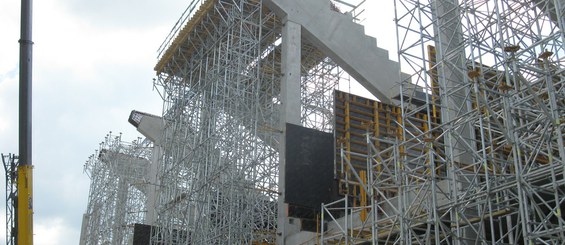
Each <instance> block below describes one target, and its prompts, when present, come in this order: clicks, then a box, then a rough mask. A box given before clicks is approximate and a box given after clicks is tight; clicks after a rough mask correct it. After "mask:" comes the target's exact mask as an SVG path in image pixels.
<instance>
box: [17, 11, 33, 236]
mask: <svg viewBox="0 0 565 245" xmlns="http://www.w3.org/2000/svg"><path fill="white" fill-rule="evenodd" d="M21 10H22V12H21V37H20V40H19V43H20V97H19V98H20V112H19V119H20V121H19V125H20V127H19V130H20V131H19V134H20V135H19V151H20V152H19V165H18V181H17V190H18V205H17V220H18V222H17V224H18V225H17V232H18V235H17V241H18V243H17V244H20V245H24V244H25V245H27V244H33V202H32V200H33V199H32V197H33V195H32V194H33V182H32V164H31V78H32V66H31V65H32V45H33V42H32V41H31V24H32V13H31V12H32V0H22V2H21Z"/></svg>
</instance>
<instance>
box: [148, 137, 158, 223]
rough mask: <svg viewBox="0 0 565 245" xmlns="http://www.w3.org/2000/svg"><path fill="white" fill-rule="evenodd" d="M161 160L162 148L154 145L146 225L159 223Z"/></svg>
mask: <svg viewBox="0 0 565 245" xmlns="http://www.w3.org/2000/svg"><path fill="white" fill-rule="evenodd" d="M160 158H161V146H159V145H154V146H153V152H152V155H151V165H149V171H148V173H147V175H148V176H147V179H148V180H149V184H148V185H147V200H146V203H145V206H146V208H147V215H146V216H145V224H147V225H155V222H156V221H157V201H158V200H159V185H160V182H159V178H158V177H157V174H158V170H159V164H160V161H159V160H160Z"/></svg>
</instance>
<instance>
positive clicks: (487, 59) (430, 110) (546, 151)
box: [395, 0, 565, 244]
mask: <svg viewBox="0 0 565 245" xmlns="http://www.w3.org/2000/svg"><path fill="white" fill-rule="evenodd" d="M395 6H396V23H397V33H398V40H399V42H398V48H399V59H400V60H401V64H402V67H403V71H404V72H407V73H409V74H411V79H409V80H406V81H405V82H404V83H403V84H402V94H401V97H402V98H401V107H402V111H403V112H402V114H403V119H402V127H403V131H404V133H403V135H404V136H403V138H404V139H403V142H401V146H400V147H401V150H402V148H404V150H405V151H406V153H407V154H409V153H410V151H415V150H418V149H421V150H422V151H420V152H421V153H422V155H421V156H423V157H409V156H404V157H403V160H402V161H401V167H402V171H400V172H398V173H397V174H399V175H403V176H406V178H404V180H405V181H407V182H406V183H405V184H403V185H402V186H406V187H409V188H404V189H403V190H402V191H400V193H399V195H404V196H405V197H409V198H408V199H406V198H402V199H400V202H399V205H400V206H402V207H409V208H413V209H414V210H419V211H418V212H412V213H410V212H409V213H406V212H398V214H397V215H399V221H398V222H399V226H401V227H404V228H405V230H404V232H401V233H400V234H399V235H398V236H396V237H395V238H396V241H399V242H402V243H404V244H406V243H427V244H441V243H445V242H447V243H452V244H469V243H497V244H499V243H504V244H517V243H525V244H538V243H539V244H552V243H560V242H561V241H563V235H564V232H565V230H564V229H563V228H564V226H563V216H562V215H561V208H562V207H563V205H564V202H563V201H564V200H563V191H564V190H565V181H564V175H563V167H562V166H563V160H564V159H565V158H564V157H563V156H564V155H563V148H562V144H563V127H562V122H561V120H562V119H561V116H560V115H562V114H563V111H564V110H565V103H564V102H565V100H564V98H565V97H564V90H563V83H564V77H565V75H564V69H563V68H564V57H565V52H564V44H563V41H564V40H565V39H564V38H563V37H564V34H563V29H562V28H563V18H561V19H559V18H555V16H556V15H559V14H562V11H561V10H562V9H563V7H562V2H561V1H531V2H524V1H513V0H503V1H495V2H492V1H449V3H446V1H417V2H416V1H404V0H396V1H395ZM455 26H458V27H457V28H456V29H460V30H461V31H460V32H459V31H458V30H454V28H455ZM457 33H460V34H457ZM454 34H455V35H456V37H452V38H450V36H453V35H454ZM446 46H447V47H446ZM450 47H453V49H451V48H450ZM450 50H457V51H450ZM454 84H455V85H454ZM454 108H455V109H454ZM421 112H425V117H421V116H418V114H419V113H421ZM415 122H423V123H424V124H425V125H426V127H423V128H418V127H414V126H415V125H416V124H415ZM401 154H402V153H401ZM416 166H421V171H419V170H418V168H416ZM416 190H422V191H423V193H431V195H425V196H422V197H421V198H416V197H413V196H414V194H415V193H417V192H416ZM411 196H412V197H411ZM416 199H417V200H418V201H417V202H412V200H416ZM422 215H426V216H427V217H428V218H427V219H422V218H420V217H422Z"/></svg>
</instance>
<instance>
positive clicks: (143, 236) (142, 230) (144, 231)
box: [133, 224, 151, 245]
mask: <svg viewBox="0 0 565 245" xmlns="http://www.w3.org/2000/svg"><path fill="white" fill-rule="evenodd" d="M150 238H151V226H150V225H144V224H135V225H134V226H133V244H135V245H145V244H147V245H149V239H150Z"/></svg>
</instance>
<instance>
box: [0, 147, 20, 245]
mask: <svg viewBox="0 0 565 245" xmlns="http://www.w3.org/2000/svg"><path fill="white" fill-rule="evenodd" d="M1 157H2V164H3V165H4V173H5V174H6V220H5V221H6V224H5V225H6V244H7V245H14V244H16V239H17V230H16V218H17V217H16V213H17V199H18V189H17V176H18V173H17V167H18V156H16V155H15V154H7V155H4V154H1Z"/></svg>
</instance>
